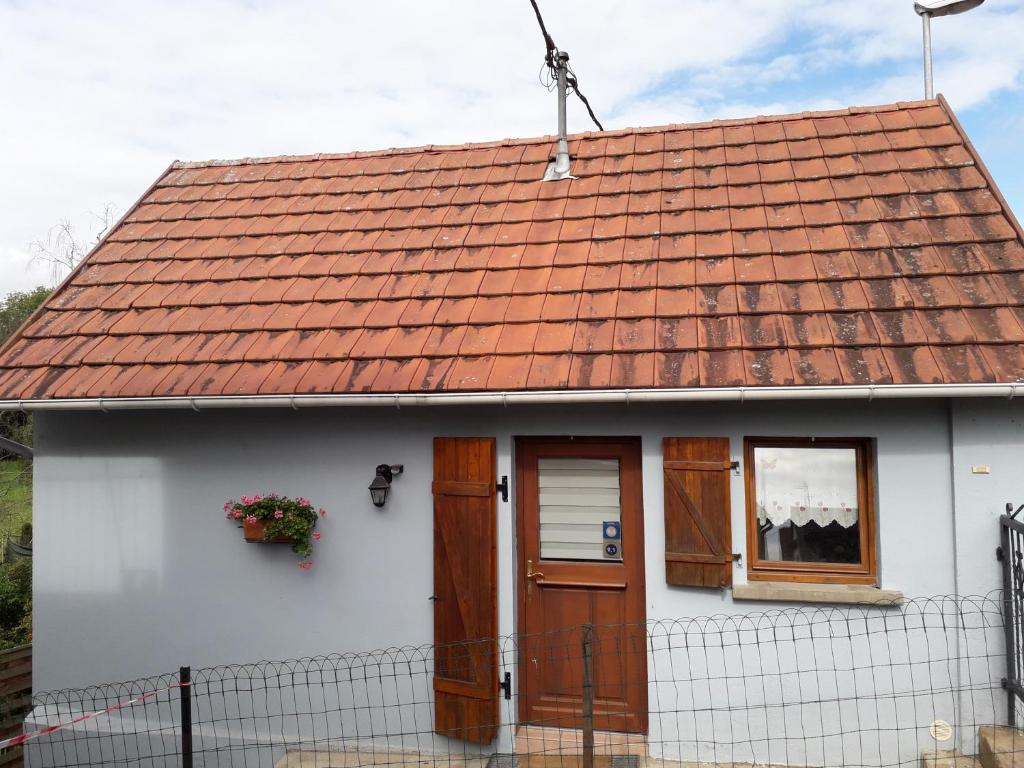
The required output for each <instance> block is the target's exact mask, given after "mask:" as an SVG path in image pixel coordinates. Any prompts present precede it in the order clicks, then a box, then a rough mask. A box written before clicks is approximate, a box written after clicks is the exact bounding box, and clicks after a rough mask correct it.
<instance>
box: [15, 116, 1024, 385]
mask: <svg viewBox="0 0 1024 768" xmlns="http://www.w3.org/2000/svg"><path fill="white" fill-rule="evenodd" d="M552 149H553V145H552V144H551V143H550V142H549V141H529V140H528V141H522V142H516V141H506V142H503V143H501V144H496V145H486V146H467V147H453V148H445V149H440V150H437V149H432V148H428V149H422V150H401V151H395V152H386V153H357V154H354V155H349V156H317V157H310V158H278V159H274V160H273V161H270V162H267V161H242V162H239V163H235V164H223V163H211V164H198V165H187V164H184V165H179V166H177V167H175V168H173V169H172V170H171V171H170V172H168V174H167V175H165V176H164V178H162V179H161V180H159V181H158V183H157V185H156V186H155V188H154V189H153V190H152V191H151V192H150V193H149V195H148V196H147V197H146V198H145V199H144V200H143V201H142V202H141V203H140V204H139V205H138V206H137V207H136V208H135V209H134V210H133V211H131V212H130V213H129V215H128V216H127V217H126V218H125V221H124V222H123V223H122V224H121V225H120V226H119V227H117V228H116V229H115V230H114V231H113V232H112V233H111V234H110V236H109V237H108V238H107V239H106V240H105V241H104V242H103V243H102V244H101V245H100V246H99V247H98V248H97V249H96V250H95V252H94V253H93V254H92V255H91V256H90V258H89V259H88V261H87V263H86V264H85V265H84V266H83V267H82V269H80V270H79V271H78V272H77V273H76V274H75V276H74V277H73V279H72V280H71V281H70V282H69V284H68V285H67V286H65V287H64V289H63V290H62V291H60V292H59V293H58V294H57V295H55V296H54V297H52V298H51V299H50V301H49V302H48V304H47V306H46V308H45V309H44V310H43V311H42V312H41V313H40V314H39V315H38V316H37V317H36V318H35V320H34V321H33V322H32V323H31V324H30V326H29V327H28V328H26V329H25V331H24V332H23V333H22V334H21V335H20V336H19V337H18V338H16V339H14V340H12V341H11V343H10V344H9V346H8V347H7V349H6V351H5V354H4V356H3V358H2V362H0V399H5V398H8V399H10V398H14V399H17V398H32V397H69V396H89V397H94V396H103V397H118V396H127V395H132V396H140V397H145V396H152V395H161V396H166V395H175V394H181V395H197V394H204V395H209V394H257V393H259V394H294V393H304V392H345V391H352V392H357V391H358V392H363V391H377V392H403V391H438V390H471V389H495V390H497V389H500V390H505V389H529V388H560V387H566V386H568V387H580V388H594V387H608V386H621V387H630V388H644V387H692V386H734V385H743V386H769V385H774V386H777V385H783V384H790V383H793V384H798V385H801V386H819V385H824V384H837V383H844V384H863V383H890V382H897V383H922V382H938V381H944V382H958V381H965V382H967V381H969V382H981V381H1017V380H1019V379H1020V377H1021V374H1020V370H1021V368H1022V364H1021V362H1020V361H1021V359H1022V358H1021V355H1022V353H1021V345H1022V343H1024V316H1022V310H1021V307H1022V306H1024V277H1022V276H1024V242H1022V241H1021V238H1020V233H1019V231H1018V229H1017V228H1016V224H1015V223H1014V220H1013V218H1012V214H1011V213H1010V212H1009V211H1008V210H1007V209H1006V208H1005V206H1004V204H1003V203H1002V200H1001V198H1000V197H999V196H998V192H997V190H995V189H994V187H992V185H991V184H990V182H989V181H988V180H987V179H986V177H985V176H984V175H983V174H982V173H981V172H980V171H979V169H978V167H977V165H978V163H977V159H976V158H975V157H974V155H973V154H972V152H971V150H969V149H968V147H967V144H966V140H965V137H964V136H963V135H962V134H961V132H960V130H959V128H958V127H957V126H956V125H955V123H954V121H953V119H952V117H951V115H950V114H949V112H948V110H947V108H946V107H945V106H944V104H943V103H932V102H923V103H916V104H905V105H895V106H891V107H884V108H881V109H877V110H873V111H872V110H868V111H853V112H851V111H846V110H844V111H842V112H838V113H827V114H819V115H813V114H812V115H797V116H789V117H782V118H759V119H758V120H755V121H729V122H728V123H726V124H711V125H705V126H698V127H678V126H676V127H668V128H664V129H654V130H639V131H618V132H614V133H609V134H597V135H593V136H586V137H573V139H572V151H573V152H574V153H575V156H576V159H575V161H574V169H573V170H574V173H576V174H577V176H579V178H577V179H574V180H572V181H568V182H542V181H540V176H541V175H542V174H543V170H544V167H545V165H546V163H547V162H548V160H549V159H550V157H551V155H552Z"/></svg>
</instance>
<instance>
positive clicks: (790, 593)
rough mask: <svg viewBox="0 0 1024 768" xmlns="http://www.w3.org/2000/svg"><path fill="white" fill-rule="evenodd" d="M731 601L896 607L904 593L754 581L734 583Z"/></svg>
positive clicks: (861, 588) (845, 585)
mask: <svg viewBox="0 0 1024 768" xmlns="http://www.w3.org/2000/svg"><path fill="white" fill-rule="evenodd" d="M732 596H733V599H734V600H768V601H779V602H787V603H833V604H856V605H879V604H881V605H898V604H899V603H902V602H903V593H902V592H900V591H899V590H896V589H879V588H878V587H866V586H861V585H857V584H801V583H798V582H783V581H754V582H751V583H749V584H735V585H733V588H732Z"/></svg>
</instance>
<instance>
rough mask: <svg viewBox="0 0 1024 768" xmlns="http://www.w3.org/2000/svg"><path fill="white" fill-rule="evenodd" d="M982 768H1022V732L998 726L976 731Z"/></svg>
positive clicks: (1023, 760)
mask: <svg viewBox="0 0 1024 768" xmlns="http://www.w3.org/2000/svg"><path fill="white" fill-rule="evenodd" d="M978 758H979V759H980V760H981V765H982V768H1024V731H1020V730H1018V729H1016V728H1007V727H1006V726H999V725H983V726H981V727H980V728H979V729H978Z"/></svg>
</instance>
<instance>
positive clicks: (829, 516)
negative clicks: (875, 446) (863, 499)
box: [754, 446, 862, 563]
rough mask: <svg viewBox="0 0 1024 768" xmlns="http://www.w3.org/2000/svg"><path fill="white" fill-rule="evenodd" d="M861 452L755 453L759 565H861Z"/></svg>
mask: <svg viewBox="0 0 1024 768" xmlns="http://www.w3.org/2000/svg"><path fill="white" fill-rule="evenodd" d="M857 489H858V483H857V450H856V449H855V448H853V447H850V448H815V447H775V446H756V447H755V448H754V494H755V497H756V510H757V528H758V533H757V542H758V558H759V559H760V560H778V561H787V562H799V563H860V562H861V561H862V557H861V546H860V525H861V510H860V509H859V501H858V491H857Z"/></svg>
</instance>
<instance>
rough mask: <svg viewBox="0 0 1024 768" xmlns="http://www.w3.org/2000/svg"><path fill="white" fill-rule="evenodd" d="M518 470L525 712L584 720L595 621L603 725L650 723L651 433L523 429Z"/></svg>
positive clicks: (525, 716) (539, 720)
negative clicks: (647, 493)
mask: <svg viewBox="0 0 1024 768" xmlns="http://www.w3.org/2000/svg"><path fill="white" fill-rule="evenodd" d="M516 477H517V486H516V508H517V509H516V511H517V516H518V534H519V547H518V555H519V562H518V593H519V630H520V635H521V636H520V644H519V655H520V658H519V670H520V681H519V694H520V713H519V716H520V719H521V721H522V722H523V723H524V724H529V725H535V726H550V727H556V728H580V727H581V725H582V703H583V696H582V693H583V647H582V640H583V631H582V626H583V625H586V624H590V625H593V630H592V633H591V637H592V638H593V641H592V642H593V646H592V648H593V650H592V657H593V664H592V669H593V674H592V681H593V712H594V728H595V729H596V730H602V731H621V732H628V733H645V732H646V730H647V653H646V632H645V627H644V620H645V616H646V614H645V611H644V543H643V496H642V492H641V483H640V439H639V438H601V439H598V438H520V439H519V440H517V442H516Z"/></svg>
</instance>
